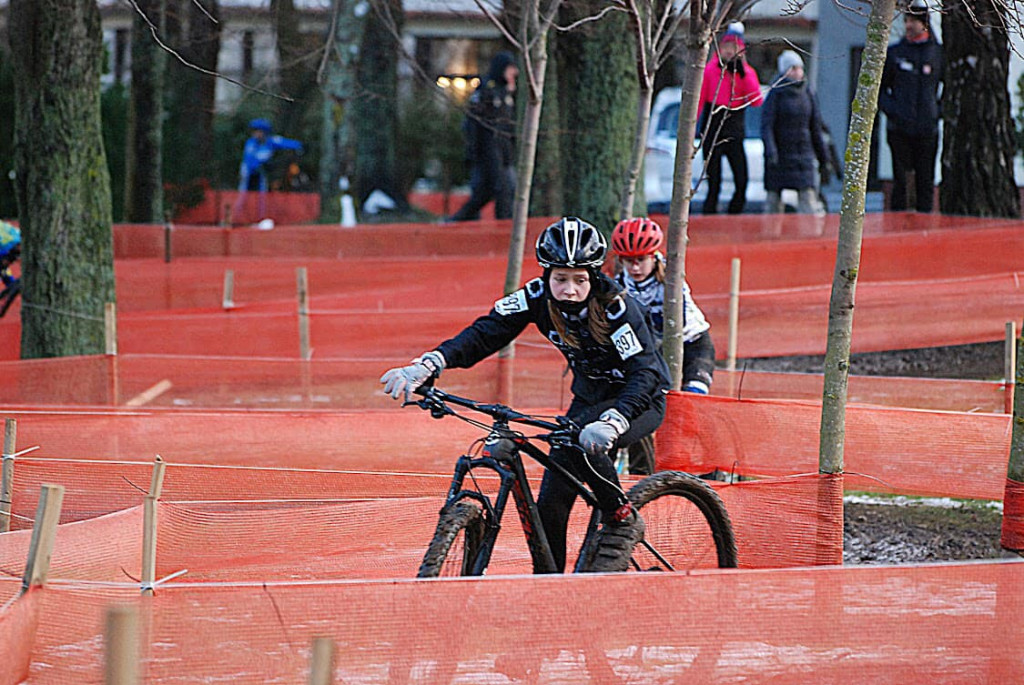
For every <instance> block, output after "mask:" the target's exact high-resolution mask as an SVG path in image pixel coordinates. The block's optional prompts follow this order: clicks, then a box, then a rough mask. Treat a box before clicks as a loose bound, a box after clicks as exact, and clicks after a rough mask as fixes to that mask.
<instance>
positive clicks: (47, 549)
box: [21, 485, 64, 594]
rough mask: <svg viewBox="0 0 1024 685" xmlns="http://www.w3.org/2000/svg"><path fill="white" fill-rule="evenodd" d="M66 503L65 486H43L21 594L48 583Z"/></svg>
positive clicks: (29, 544) (29, 545)
mask: <svg viewBox="0 0 1024 685" xmlns="http://www.w3.org/2000/svg"><path fill="white" fill-rule="evenodd" d="M63 501H64V486H63V485H43V486H42V488H41V489H40V493H39V506H38V507H36V520H35V523H34V524H33V526H32V539H31V540H30V541H29V543H28V560H27V561H26V562H25V576H24V578H23V579H22V582H21V594H25V593H26V592H28V590H29V588H32V587H35V586H36V585H43V584H44V583H46V576H47V575H48V574H49V573H50V558H51V556H52V555H53V540H54V538H56V537H57V523H58V522H59V521H60V506H61V503H62V502H63Z"/></svg>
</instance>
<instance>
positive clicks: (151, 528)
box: [142, 454, 167, 597]
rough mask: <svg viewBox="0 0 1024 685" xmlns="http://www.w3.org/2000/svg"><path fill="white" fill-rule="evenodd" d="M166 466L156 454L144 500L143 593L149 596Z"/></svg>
mask: <svg viewBox="0 0 1024 685" xmlns="http://www.w3.org/2000/svg"><path fill="white" fill-rule="evenodd" d="M166 466H167V465H166V464H165V463H164V460H163V459H162V458H161V457H160V455H159V454H158V455H156V459H155V460H154V463H153V477H152V479H151V480H150V484H149V494H148V495H146V496H145V498H143V500H142V594H143V595H146V596H147V597H149V596H152V594H153V583H154V582H155V581H156V518H157V517H156V505H157V500H159V499H160V491H161V490H162V489H163V486H164V468H165V467H166Z"/></svg>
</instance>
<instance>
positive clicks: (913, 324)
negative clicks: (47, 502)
mask: <svg viewBox="0 0 1024 685" xmlns="http://www.w3.org/2000/svg"><path fill="white" fill-rule="evenodd" d="M450 266H451V268H452V269H456V270H457V269H458V268H459V267H457V266H455V265H450ZM492 278H496V276H494V275H493V274H492ZM420 286H421V288H422V290H423V291H424V292H425V291H427V290H430V286H429V285H428V284H423V283H420ZM829 290H830V286H827V285H821V286H813V287H807V288H800V289H792V290H771V291H760V292H747V293H744V294H743V295H742V297H741V303H740V316H739V342H738V354H739V356H740V357H758V356H778V355H790V354H822V353H824V351H825V342H826V323H827V318H828V299H829ZM485 292H486V293H488V294H487V295H486V297H487V298H488V301H487V302H486V303H484V304H481V305H480V306H478V307H474V306H462V305H457V306H453V302H454V301H455V300H456V299H457V298H458V296H456V295H455V294H454V293H453V292H451V291H445V290H442V291H440V292H438V291H433V295H432V297H434V298H444V299H443V300H441V301H442V302H443V303H444V304H443V305H442V304H441V302H438V303H437V304H434V305H432V306H430V307H428V308H404V304H405V302H406V301H408V300H407V298H406V296H405V295H402V296H400V297H399V300H400V301H399V306H400V307H402V308H400V309H389V308H385V307H384V306H383V304H381V303H383V302H384V301H388V302H394V300H391V299H390V298H389V296H388V295H386V294H384V293H381V295H380V297H381V298H383V299H379V300H370V301H369V302H367V303H365V304H364V305H361V306H359V307H357V308H324V307H325V306H327V305H328V303H326V302H324V301H323V300H318V299H317V298H314V299H313V304H312V309H311V311H310V314H309V329H310V341H311V342H310V344H311V347H312V354H313V356H314V357H315V358H317V359H332V358H343V357H344V358H349V357H363V358H366V357H373V356H377V355H379V354H380V351H381V350H382V349H386V350H387V351H388V353H389V354H400V355H403V356H413V355H416V354H419V353H420V352H422V351H423V350H424V349H430V348H432V347H433V346H435V345H436V344H437V343H438V342H440V341H441V340H444V339H446V338H448V337H451V336H452V335H454V334H456V333H457V332H458V331H460V330H461V329H462V328H463V327H464V326H465V325H467V324H468V323H469V322H470V321H472V320H473V319H474V318H475V317H476V316H477V315H480V314H483V313H486V311H487V309H488V308H489V306H490V303H491V302H492V301H493V300H491V299H490V297H491V296H492V295H493V294H494V293H495V292H497V289H494V288H487V289H485ZM472 297H473V299H476V298H480V297H481V295H480V294H474V295H473V296H472ZM449 298H451V299H449ZM375 301H376V302H377V303H378V304H380V308H379V309H376V310H372V309H371V310H368V309H367V308H366V304H369V305H371V306H372V304H373V302H375ZM699 303H700V305H701V307H702V308H703V309H704V311H705V313H706V314H707V316H708V318H709V320H710V321H712V322H713V323H714V322H723V321H727V320H728V297H727V296H726V295H711V296H704V297H701V298H700V300H699ZM965 311H970V312H971V315H970V316H964V312H965ZM1021 312H1024V281H1022V279H1021V277H1020V275H1019V274H1016V273H1004V274H995V275H988V276H977V277H973V278H970V279H964V280H945V281H928V282H899V283H885V284H882V283H871V282H865V283H862V284H860V285H859V287H858V291H857V316H856V319H855V323H854V332H853V340H852V350H853V352H871V351H878V350H887V349H903V348H912V347H929V346H935V345H955V344H966V343H974V342H989V341H994V340H1002V339H1003V337H1004V331H1005V325H1006V322H1007V321H1017V320H1019V319H1020V318H1021ZM19 328H20V324H18V323H16V322H11V323H5V324H0V329H3V330H4V331H5V332H4V333H2V334H0V335H2V337H3V338H4V339H5V342H6V343H8V346H7V347H6V348H5V349H4V350H3V352H2V353H0V354H3V355H4V357H5V358H6V359H16V358H17V356H18V349H19V347H20V342H19V336H20V333H19V332H18V329H19ZM713 330H714V331H716V333H715V334H716V335H718V336H719V337H718V340H719V345H718V347H719V352H718V354H719V356H723V355H724V354H725V351H724V348H725V347H726V346H725V345H724V344H723V338H722V336H724V335H726V334H727V331H726V330H723V328H722V327H721V325H719V327H716V328H714V329H713ZM118 336H119V338H118V348H119V350H120V351H122V352H125V353H136V354H183V355H207V356H243V357H275V358H298V357H299V318H298V307H297V305H296V304H295V303H294V302H292V303H275V304H273V305H270V304H267V305H253V306H251V307H246V308H244V309H242V310H238V311H224V310H223V309H220V310H204V311H197V310H187V311H186V310H178V311H176V312H175V313H167V312H159V313H157V312H146V313H144V312H128V313H125V314H122V315H121V316H120V317H119V321H118ZM524 340H532V341H534V342H539V341H540V337H539V336H538V335H537V334H536V333H535V331H533V330H532V329H531V331H530V333H528V334H527V336H526V337H525V338H524Z"/></svg>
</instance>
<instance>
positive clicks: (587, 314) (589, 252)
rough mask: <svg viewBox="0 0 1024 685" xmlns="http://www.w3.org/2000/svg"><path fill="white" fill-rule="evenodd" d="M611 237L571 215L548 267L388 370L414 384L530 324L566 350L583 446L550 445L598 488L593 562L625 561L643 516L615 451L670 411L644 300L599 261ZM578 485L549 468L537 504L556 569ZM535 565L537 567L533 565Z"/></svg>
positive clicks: (546, 242) (484, 352)
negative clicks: (626, 488)
mask: <svg viewBox="0 0 1024 685" xmlns="http://www.w3.org/2000/svg"><path fill="white" fill-rule="evenodd" d="M607 252H608V245H607V242H606V241H605V239H604V236H602V235H601V233H600V231H598V230H597V229H596V228H595V227H594V226H592V225H591V224H589V223H587V222H586V221H583V220H581V219H577V218H575V217H565V218H563V219H561V220H559V221H557V222H555V223H554V224H552V225H550V226H548V227H547V228H546V229H544V231H543V232H542V233H541V235H540V236H539V237H538V239H537V245H536V254H537V262H538V263H539V264H540V266H541V267H542V268H543V269H544V273H543V276H542V277H541V278H536V279H534V280H532V281H530V282H528V283H527V284H526V285H525V286H523V287H522V288H521V289H519V290H517V291H515V292H513V293H511V294H510V295H507V296H505V297H504V298H502V299H500V300H498V301H497V302H495V304H494V307H493V308H492V309H491V311H490V312H489V313H487V314H486V315H484V316H482V317H480V318H478V319H477V320H476V321H474V322H473V323H472V324H471V325H470V326H468V327H467V328H466V329H465V330H463V331H462V332H461V333H459V334H458V335H456V336H455V337H454V338H451V339H450V340H446V341H445V342H443V343H441V344H440V345H438V346H437V348H436V349H434V350H431V351H429V352H425V353H424V354H422V355H420V356H419V357H417V358H416V359H414V360H413V361H412V362H411V363H410V364H409V365H408V366H405V367H399V368H395V369H391V370H389V371H387V372H386V373H385V374H384V375H383V376H382V377H381V382H382V383H383V384H384V391H385V392H386V393H388V394H390V395H391V396H392V397H393V398H395V399H398V398H400V397H402V398H404V399H405V400H406V401H408V400H409V399H410V393H412V391H414V390H415V389H416V388H418V387H419V386H421V385H423V383H425V382H426V381H428V380H429V379H430V378H432V377H437V376H438V375H439V374H440V373H441V371H442V370H443V369H445V368H469V367H471V366H473V365H474V364H476V363H477V362H479V361H481V360H482V359H484V358H485V357H488V356H490V355H491V354H494V353H495V352H497V351H498V350H500V349H501V348H503V347H505V346H506V345H507V344H509V343H510V342H512V340H514V339H515V338H516V337H517V336H518V335H519V334H520V333H522V332H523V330H524V329H525V328H526V326H527V325H529V324H531V323H532V324H534V325H535V326H537V328H538V329H539V330H540V332H541V334H542V335H543V336H544V337H545V338H547V339H548V340H550V341H551V343H552V344H554V346H555V347H556V348H558V350H559V352H561V353H562V354H563V355H564V356H565V358H566V361H567V362H568V363H569V367H570V368H571V369H572V372H573V382H572V394H573V399H572V403H571V404H570V405H569V409H568V411H567V412H566V414H567V416H568V417H569V418H570V419H572V420H573V421H574V422H575V423H576V424H577V425H580V426H583V429H582V431H581V432H580V437H579V442H580V445H581V446H582V447H583V450H584V453H583V454H581V453H580V452H579V451H577V450H571V451H570V450H566V449H560V448H554V449H552V452H551V455H550V458H551V460H552V461H556V462H557V463H559V464H561V465H562V466H564V467H565V468H566V469H567V470H568V471H569V472H570V473H572V474H573V475H575V476H577V477H578V478H579V479H580V480H582V481H583V482H585V483H586V484H587V485H589V486H590V488H591V489H592V490H593V493H594V495H595V497H596V498H597V501H598V506H599V507H600V509H601V512H602V525H601V530H600V531H599V533H598V538H597V555H596V558H595V560H594V562H593V564H591V566H590V569H589V570H591V571H624V570H626V569H627V567H628V566H629V560H630V553H631V552H632V550H633V547H634V545H636V543H637V542H639V541H640V540H641V539H642V538H643V535H644V522H643V519H641V518H640V515H639V513H638V512H637V511H636V510H635V509H634V507H633V506H632V505H631V504H630V502H629V499H628V498H627V497H626V495H625V493H624V492H623V491H622V488H621V487H620V485H619V479H618V475H617V474H616V472H615V466H614V464H613V462H612V457H611V456H610V455H612V454H615V451H616V450H617V449H619V448H621V447H627V446H629V445H631V444H632V443H634V442H636V441H638V440H640V439H641V438H643V437H645V436H647V435H650V434H651V433H653V432H654V431H655V429H657V428H658V426H660V425H661V421H662V419H663V418H664V416H665V392H666V390H667V389H668V387H669V382H670V381H669V374H668V367H667V366H666V365H665V360H664V359H663V358H662V356H661V353H660V352H659V351H658V348H657V344H656V343H655V341H654V337H653V334H652V332H651V327H650V322H649V320H648V318H647V314H646V310H645V309H644V308H643V307H641V306H640V305H638V304H637V303H636V302H635V301H634V300H632V299H631V298H629V297H625V296H624V295H623V294H622V291H621V290H620V288H619V287H618V286H617V285H616V284H615V283H614V282H613V281H612V279H610V278H608V277H607V276H605V275H604V274H602V273H601V271H600V269H601V265H602V264H603V263H604V260H605V256H606V254H607ZM576 497H577V492H576V489H575V488H573V487H572V486H571V485H570V484H568V483H566V482H565V480H564V479H563V478H562V477H560V476H559V475H557V474H556V473H553V472H552V471H545V473H544V478H543V480H542V482H541V488H540V494H539V495H538V497H537V507H538V510H539V512H540V518H541V521H542V523H543V525H544V532H545V533H546V535H547V539H548V542H549V544H550V545H551V551H552V553H553V555H554V560H555V565H556V567H557V569H558V571H560V572H562V571H564V570H565V558H566V531H567V528H568V524H569V514H570V512H571V511H572V506H573V503H574V501H575V499H576ZM534 570H535V571H538V569H536V568H535V569H534Z"/></svg>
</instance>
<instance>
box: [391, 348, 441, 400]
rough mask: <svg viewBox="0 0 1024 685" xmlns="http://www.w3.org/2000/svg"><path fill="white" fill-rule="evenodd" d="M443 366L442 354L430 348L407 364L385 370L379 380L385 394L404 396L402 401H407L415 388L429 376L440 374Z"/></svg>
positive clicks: (434, 376)
mask: <svg viewBox="0 0 1024 685" xmlns="http://www.w3.org/2000/svg"><path fill="white" fill-rule="evenodd" d="M444 367H445V361H444V355H443V354H441V353H440V352H438V351H437V350H432V351H430V352H426V353H424V354H422V355H420V356H419V357H416V359H413V360H412V363H410V364H409V365H408V366H399V367H397V368H394V369H390V370H389V371H386V372H385V373H384V375H383V376H381V377H380V382H381V383H383V384H384V393H385V394H387V395H391V397H392V398H393V399H396V400H397V399H398V398H399V396H404V401H406V402H408V401H409V397H410V395H411V394H412V392H413V391H414V390H416V388H418V387H420V386H421V385H423V384H424V383H426V382H427V381H428V380H429V379H430V378H431V377H433V378H437V377H438V376H440V375H441V370H442V369H444Z"/></svg>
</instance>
